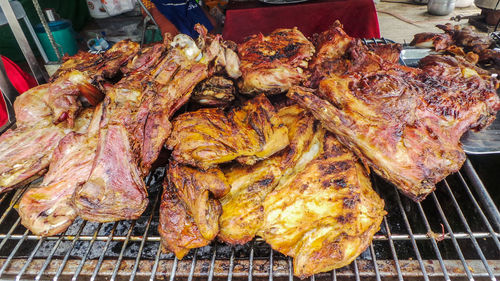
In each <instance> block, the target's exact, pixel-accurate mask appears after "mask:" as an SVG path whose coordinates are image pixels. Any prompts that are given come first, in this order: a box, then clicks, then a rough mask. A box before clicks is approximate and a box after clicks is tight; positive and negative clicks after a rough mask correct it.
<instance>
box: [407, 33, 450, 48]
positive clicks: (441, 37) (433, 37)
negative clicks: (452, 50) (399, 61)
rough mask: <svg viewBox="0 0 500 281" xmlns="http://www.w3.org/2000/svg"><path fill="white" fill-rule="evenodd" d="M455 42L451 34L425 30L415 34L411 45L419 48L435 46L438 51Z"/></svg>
mask: <svg viewBox="0 0 500 281" xmlns="http://www.w3.org/2000/svg"><path fill="white" fill-rule="evenodd" d="M452 44H453V39H452V37H451V35H449V34H442V33H432V32H424V33H418V34H415V36H413V40H412V41H411V42H410V46H415V47H418V48H433V49H434V50H436V51H442V50H446V49H447V48H448V47H450V46H451V45H452Z"/></svg>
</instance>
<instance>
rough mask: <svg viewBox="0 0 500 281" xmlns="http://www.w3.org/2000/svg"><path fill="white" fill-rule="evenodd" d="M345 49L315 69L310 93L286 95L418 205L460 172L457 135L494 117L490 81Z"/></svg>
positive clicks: (451, 63)
mask: <svg viewBox="0 0 500 281" xmlns="http://www.w3.org/2000/svg"><path fill="white" fill-rule="evenodd" d="M337 35H340V33H337ZM350 40H351V41H355V40H354V39H350ZM341 41H342V40H340V39H336V40H332V41H331V42H341ZM342 46H346V45H345V44H343V45H342ZM347 46H348V47H347V48H345V53H343V54H342V53H336V54H335V55H333V56H330V57H325V61H326V62H328V63H325V64H324V63H318V64H317V65H318V66H321V67H322V68H321V69H320V71H318V70H314V71H316V73H320V74H322V78H321V79H318V80H319V81H320V82H319V89H318V90H317V91H313V90H307V89H304V88H300V87H296V88H293V89H292V90H290V91H289V93H288V96H289V97H290V98H291V99H292V100H295V101H296V102H298V103H299V104H300V105H301V106H303V107H305V108H307V109H308V110H310V111H311V112H312V113H313V114H314V116H315V117H316V118H318V119H319V120H321V122H322V123H323V125H324V126H325V127H326V128H327V129H328V130H330V131H332V132H334V133H335V134H336V135H337V136H338V137H339V139H340V140H341V141H342V142H343V143H344V144H345V145H346V146H348V147H349V148H351V149H352V150H353V151H354V152H356V154H358V156H359V157H361V158H362V159H363V160H364V161H365V162H366V163H367V164H369V165H370V166H371V167H372V168H373V169H374V171H375V172H377V173H378V174H380V175H381V176H382V177H384V178H385V179H387V180H389V181H390V182H392V183H394V184H395V185H396V186H397V187H398V188H399V189H400V190H401V191H402V192H403V193H405V194H406V195H407V196H409V197H410V198H412V199H413V200H415V201H420V200H423V199H424V198H425V197H426V196H427V195H428V194H429V193H430V192H432V191H433V190H434V189H435V184H436V183H437V182H438V181H440V180H442V179H444V178H445V177H446V176H447V175H449V174H451V173H453V172H456V171H458V169H459V168H460V167H461V165H462V163H463V161H464V160H465V154H464V152H463V150H462V148H461V146H460V143H459V140H460V137H461V135H462V134H463V133H464V132H465V131H466V130H468V129H470V128H472V129H480V128H483V127H484V126H486V125H488V124H490V123H491V122H492V121H493V119H494V118H495V112H496V111H497V110H498V109H499V108H500V101H499V98H498V95H497V94H496V87H497V83H496V80H495V79H493V78H490V77H486V76H484V75H483V73H481V72H478V71H479V70H477V69H476V68H475V67H474V66H472V65H470V64H468V63H467V62H465V61H460V60H458V59H456V58H451V57H440V56H428V57H427V58H425V59H423V60H422V65H421V67H422V69H410V68H407V67H404V66H400V65H397V64H391V63H389V62H385V63H384V62H383V60H382V59H381V58H379V57H378V56H376V55H375V54H373V53H371V52H369V51H367V50H366V48H364V47H363V46H362V45H359V44H354V43H351V44H348V45H347ZM329 48H331V49H334V46H329ZM318 53H321V50H320V51H319V52H318ZM381 62H382V63H381ZM328 66H336V67H335V68H331V69H328Z"/></svg>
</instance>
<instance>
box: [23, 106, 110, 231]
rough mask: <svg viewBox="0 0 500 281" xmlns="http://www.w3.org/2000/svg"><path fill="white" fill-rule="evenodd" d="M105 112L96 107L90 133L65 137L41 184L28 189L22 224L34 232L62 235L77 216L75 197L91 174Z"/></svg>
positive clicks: (25, 196) (24, 196) (75, 133)
mask: <svg viewBox="0 0 500 281" xmlns="http://www.w3.org/2000/svg"><path fill="white" fill-rule="evenodd" d="M101 113H102V107H101V106H98V107H96V109H95V112H94V116H93V117H92V121H91V123H90V125H89V128H88V131H87V132H85V133H77V132H71V133H69V134H68V135H66V136H65V137H64V138H62V139H61V141H60V142H59V144H58V146H57V148H56V149H55V151H54V153H53V155H52V159H51V161H50V166H49V170H48V172H47V174H46V175H45V177H44V179H43V182H42V183H41V185H40V186H39V187H37V188H32V189H30V190H28V191H27V192H26V193H25V194H24V195H23V197H22V198H21V200H20V201H19V208H18V212H19V216H20V217H21V223H22V224H23V225H24V226H25V227H27V228H28V229H29V230H31V232H33V233H34V234H36V235H42V236H51V235H56V234H59V233H61V232H63V231H65V230H66V228H67V227H68V226H70V225H71V223H72V222H73V220H74V219H75V218H76V216H77V211H76V209H75V207H74V206H73V202H72V197H73V193H74V191H75V189H76V187H77V186H79V185H81V184H83V183H84V182H85V181H86V180H87V178H88V176H89V174H90V169H91V168H92V160H93V159H94V155H95V150H96V147H97V137H98V136H97V134H98V132H99V131H98V129H99V121H100V119H101Z"/></svg>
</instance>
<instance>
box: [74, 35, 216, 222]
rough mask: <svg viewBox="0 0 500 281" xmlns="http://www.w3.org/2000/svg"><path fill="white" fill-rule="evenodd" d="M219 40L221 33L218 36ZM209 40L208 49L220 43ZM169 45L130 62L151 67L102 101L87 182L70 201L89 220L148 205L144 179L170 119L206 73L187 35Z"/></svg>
mask: <svg viewBox="0 0 500 281" xmlns="http://www.w3.org/2000/svg"><path fill="white" fill-rule="evenodd" d="M218 38H219V37H218ZM218 43H219V41H218V40H213V42H212V43H211V44H209V45H208V46H207V48H212V47H213V44H218ZM162 44H163V45H165V46H169V45H172V46H174V47H170V48H168V50H167V54H166V55H165V56H163V57H162V56H159V55H156V54H155V53H154V52H155V51H154V50H156V51H160V52H162V51H163V50H165V49H167V48H160V47H158V48H155V47H154V46H153V47H151V49H150V50H152V51H147V52H141V53H139V54H138V58H134V59H133V60H132V62H136V65H139V66H141V67H139V68H138V69H142V68H143V67H144V64H142V63H137V62H141V61H147V60H146V59H144V58H142V56H146V57H147V58H156V59H158V63H151V62H149V63H148V65H150V66H151V69H150V70H149V71H136V72H132V73H130V74H129V75H128V76H127V77H125V78H124V79H122V80H120V82H119V83H117V84H116V85H114V87H112V88H110V90H109V91H108V92H107V95H106V99H105V101H104V104H105V108H104V115H103V119H102V121H101V124H100V133H99V135H100V137H99V143H98V147H97V152H96V157H95V159H94V164H93V168H92V171H91V173H90V176H89V179H88V181H87V182H86V183H85V184H84V185H82V186H81V187H79V188H77V190H76V192H75V197H74V202H75V205H76V206H77V208H78V211H79V214H80V216H81V217H82V218H84V219H87V220H91V221H100V222H106V221H116V220H122V219H135V218H138V217H139V216H140V215H141V214H142V212H143V211H144V209H145V208H146V206H147V203H148V200H147V191H146V187H145V184H144V181H143V177H144V176H146V175H147V173H148V172H149V169H150V168H151V165H152V164H153V162H154V161H155V160H156V158H157V157H158V154H159V153H160V150H161V148H162V146H163V143H164V142H165V140H166V138H167V137H168V136H169V134H170V121H169V118H170V117H171V116H172V115H173V114H174V113H175V112H176V111H177V110H178V109H179V108H180V107H181V106H182V105H183V104H184V103H186V102H187V101H188V100H189V98H190V95H191V92H192V90H193V88H194V87H195V86H196V84H197V83H199V82H201V81H202V80H204V79H205V78H206V77H207V75H208V72H209V71H208V67H209V64H210V63H211V62H212V60H214V59H215V58H216V57H217V56H213V57H210V58H209V56H208V55H207V54H206V53H205V52H204V51H205V50H201V52H202V53H199V56H201V60H200V61H202V62H197V61H196V60H197V59H200V58H199V57H198V55H193V54H194V53H195V52H193V50H194V51H196V52H197V51H200V50H199V49H198V48H197V47H196V45H194V42H193V41H192V39H190V38H185V37H183V36H180V37H175V38H174V39H173V41H172V42H170V41H168V40H166V41H165V42H163V43H162Z"/></svg>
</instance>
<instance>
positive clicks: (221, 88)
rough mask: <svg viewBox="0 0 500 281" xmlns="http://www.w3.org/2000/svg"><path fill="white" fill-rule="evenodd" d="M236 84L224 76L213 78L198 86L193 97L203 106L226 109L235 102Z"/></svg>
mask: <svg viewBox="0 0 500 281" xmlns="http://www.w3.org/2000/svg"><path fill="white" fill-rule="evenodd" d="M234 92H235V89H234V83H233V81H231V80H230V79H227V78H224V77H223V76H212V77H210V78H208V79H207V80H205V81H203V82H201V83H200V84H198V86H196V88H195V89H194V91H193V95H192V97H191V99H192V100H194V101H196V102H197V103H199V104H201V105H208V106H217V107H225V106H228V105H229V104H231V102H232V101H233V100H234Z"/></svg>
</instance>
